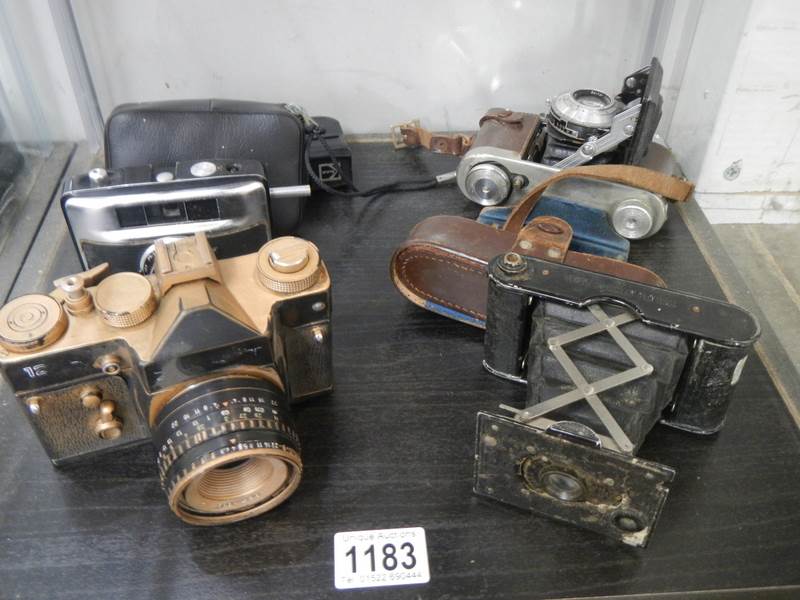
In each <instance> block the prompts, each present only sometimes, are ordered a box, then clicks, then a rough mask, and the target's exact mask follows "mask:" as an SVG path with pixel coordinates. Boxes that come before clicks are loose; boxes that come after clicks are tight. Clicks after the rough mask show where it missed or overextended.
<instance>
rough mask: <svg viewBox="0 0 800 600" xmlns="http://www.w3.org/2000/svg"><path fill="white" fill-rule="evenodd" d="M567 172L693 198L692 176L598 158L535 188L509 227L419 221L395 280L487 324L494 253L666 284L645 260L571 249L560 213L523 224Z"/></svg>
mask: <svg viewBox="0 0 800 600" xmlns="http://www.w3.org/2000/svg"><path fill="white" fill-rule="evenodd" d="M568 177H588V178H594V179H604V180H608V181H615V182H619V183H624V184H626V185H631V186H635V187H639V188H642V189H645V190H648V191H650V192H653V193H656V194H660V195H662V196H664V197H665V198H667V199H668V200H672V201H675V202H684V201H686V200H687V199H688V198H689V195H690V194H691V192H692V189H693V185H692V184H691V183H689V182H688V181H685V180H682V179H678V178H676V177H671V176H668V175H664V174H662V173H658V172H656V171H651V170H649V169H644V168H642V167H634V166H629V165H596V166H584V167H574V168H572V169H565V170H564V171H561V172H560V173H557V174H556V175H554V176H553V177H551V178H549V179H548V180H546V181H544V182H542V183H541V184H539V185H538V186H536V187H535V188H534V189H533V190H531V193H530V194H528V196H526V197H525V198H524V199H523V200H522V202H520V203H519V204H518V205H517V206H516V208H515V209H514V210H513V211H512V213H511V215H510V216H509V219H508V221H507V222H506V224H505V226H504V228H503V229H496V228H494V227H491V226H489V225H483V224H481V223H478V222H477V221H473V220H471V219H466V218H463V217H455V216H446V215H443V216H436V217H430V218H428V219H425V220H424V221H422V222H420V223H419V224H417V226H416V227H414V229H413V230H412V231H411V233H410V234H409V237H408V239H407V240H406V241H405V242H403V244H402V245H401V246H400V247H399V248H398V249H397V250H396V251H395V253H394V256H393V257H392V261H391V277H392V281H393V282H394V284H395V285H396V286H397V288H398V289H399V290H400V292H401V293H402V294H403V295H404V296H405V297H406V298H408V299H409V300H410V301H411V302H413V303H414V304H417V305H419V306H421V307H423V308H426V309H428V310H432V311H433V312H437V313H439V314H444V315H446V316H449V317H451V318H454V319H456V320H459V321H462V322H464V323H468V324H470V325H474V326H476V327H483V326H484V321H485V319H486V295H487V279H486V265H487V264H488V262H489V261H490V260H491V259H492V258H494V257H495V256H497V255H499V254H503V253H506V252H510V251H514V252H517V253H519V254H526V255H529V256H534V257H536V258H542V259H545V260H551V261H555V262H561V263H564V264H566V265H570V266H573V267H577V268H581V269H585V270H587V271H594V272H598V273H606V274H609V275H613V276H615V277H620V278H622V279H628V280H631V281H637V282H640V283H646V284H649V285H655V286H660V287H666V284H665V283H664V281H663V280H662V279H661V278H660V277H659V276H658V275H656V274H655V273H653V272H652V271H650V270H648V269H645V268H643V267H639V266H636V265H632V264H630V263H626V262H623V261H620V260H615V259H612V258H606V257H601V256H595V255H592V254H584V253H582V252H573V251H570V250H569V249H568V248H569V244H570V240H571V239H572V229H571V228H570V226H569V225H568V224H567V223H566V222H564V221H562V220H561V219H558V218H556V217H538V218H536V219H534V220H533V221H531V222H530V223H529V224H528V225H525V226H523V225H524V223H525V219H526V218H527V216H528V215H529V214H530V212H531V211H532V210H533V207H534V206H535V204H536V202H537V201H538V199H539V197H540V196H541V195H542V193H543V192H544V190H545V189H546V188H547V187H548V186H549V185H550V184H551V183H554V182H555V181H558V180H560V179H565V178H568Z"/></svg>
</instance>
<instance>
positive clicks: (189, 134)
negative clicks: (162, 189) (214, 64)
mask: <svg viewBox="0 0 800 600" xmlns="http://www.w3.org/2000/svg"><path fill="white" fill-rule="evenodd" d="M304 143H305V132H304V131H303V126H302V124H301V122H300V120H299V119H298V118H297V117H296V116H295V115H294V114H292V113H291V112H290V111H289V110H288V109H287V108H286V107H285V105H283V104H278V103H266V102H250V101H241V100H216V99H211V100H175V101H163V102H142V103H134V104H122V105H120V106H118V107H116V108H115V109H114V110H113V111H112V113H111V115H110V116H109V118H108V121H107V122H106V128H105V157H106V167H107V168H111V169H119V168H123V167H139V166H143V165H153V166H154V167H159V166H172V165H174V164H175V163H176V162H179V161H190V160H195V159H198V158H217V159H254V160H258V161H260V162H261V163H263V164H264V166H265V167H266V169H267V174H268V176H269V181H270V185H272V186H289V185H300V184H305V183H307V176H306V173H305V167H304V165H303V150H304ZM304 204H305V198H282V199H275V200H272V201H271V203H270V214H271V217H272V228H273V235H282V234H285V233H288V232H290V231H292V230H293V229H294V228H295V227H296V226H297V225H298V224H299V222H300V219H301V217H302V213H303V207H304Z"/></svg>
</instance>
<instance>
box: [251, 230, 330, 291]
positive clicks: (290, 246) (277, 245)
mask: <svg viewBox="0 0 800 600" xmlns="http://www.w3.org/2000/svg"><path fill="white" fill-rule="evenodd" d="M319 267H320V260H319V251H318V250H317V247H316V246H314V244H312V243H311V242H307V241H306V240H304V239H301V238H297V237H291V236H286V237H280V238H275V239H274V240H272V241H270V242H267V243H266V244H264V245H263V246H262V247H261V250H259V252H258V267H257V275H258V280H259V281H260V282H261V284H262V285H263V286H265V287H266V288H267V289H270V290H272V291H274V292H280V293H282V294H293V293H297V292H302V291H303V290H305V289H308V288H310V287H311V286H312V285H314V284H315V283H316V282H317V279H318V278H319Z"/></svg>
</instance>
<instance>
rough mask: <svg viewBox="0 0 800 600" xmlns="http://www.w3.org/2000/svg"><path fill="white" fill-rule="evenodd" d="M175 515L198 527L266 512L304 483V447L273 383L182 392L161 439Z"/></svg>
mask: <svg viewBox="0 0 800 600" xmlns="http://www.w3.org/2000/svg"><path fill="white" fill-rule="evenodd" d="M153 442H154V443H155V444H156V449H157V450H158V467H159V472H160V475H161V484H162V486H163V488H164V491H165V492H166V494H167V497H168V499H169V505H170V508H172V510H173V511H174V512H175V513H176V514H177V515H178V516H179V517H180V518H181V519H183V520H184V521H186V522H187V523H192V524H195V525H220V524H224V523H233V522H235V521H241V520H243V519H248V518H250V517H253V516H255V515H258V514H261V513H263V512H266V511H268V510H270V509H272V508H274V507H276V506H277V505H278V504H280V503H281V502H283V501H284V500H286V499H287V498H288V497H289V496H291V495H292V493H293V492H294V490H295V489H296V488H297V485H298V484H299V483H300V476H301V472H302V462H301V460H300V443H299V440H298V437H297V433H296V432H295V431H294V428H293V427H292V424H291V419H290V414H289V410H288V405H287V401H286V397H285V395H284V393H283V391H282V390H281V389H280V388H279V387H278V386H276V385H274V384H273V383H271V382H269V381H266V380H263V379H258V378H255V377H245V376H224V377H219V378H217V379H212V380H208V381H204V382H201V383H198V384H196V385H193V386H190V387H188V388H186V389H185V390H183V391H181V392H180V393H179V394H178V395H177V396H175V398H173V399H172V400H171V401H170V402H169V403H168V404H167V405H166V406H165V407H164V409H163V410H162V411H161V413H159V415H158V417H157V419H156V423H155V427H154V432H153Z"/></svg>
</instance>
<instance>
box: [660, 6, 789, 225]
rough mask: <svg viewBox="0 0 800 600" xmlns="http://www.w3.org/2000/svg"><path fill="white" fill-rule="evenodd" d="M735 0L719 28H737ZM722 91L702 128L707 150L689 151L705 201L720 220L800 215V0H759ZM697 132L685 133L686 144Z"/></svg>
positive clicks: (785, 219) (708, 210)
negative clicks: (733, 11)
mask: <svg viewBox="0 0 800 600" xmlns="http://www.w3.org/2000/svg"><path fill="white" fill-rule="evenodd" d="M731 4H735V3H731ZM730 6H731V5H730V4H728V3H725V9H726V10H725V12H724V13H721V14H720V15H719V20H718V21H717V23H716V30H717V31H719V32H726V31H727V32H729V31H730ZM706 37H707V38H708V39H710V40H714V39H715V38H714V37H713V34H711V33H707V34H706ZM710 43H713V42H710ZM718 47H719V46H717V48H718ZM712 67H713V65H712ZM701 86H702V84H701ZM720 91H721V92H722V93H721V94H719V95H718V101H717V102H716V104H717V110H716V114H715V115H714V118H713V120H712V119H708V120H707V124H706V126H705V127H704V128H703V130H702V133H701V134H700V135H699V136H698V137H699V138H701V139H702V138H705V139H707V143H706V144H705V149H704V151H703V152H702V153H696V156H693V160H687V158H688V157H689V156H690V155H687V156H684V157H683V158H684V160H683V163H684V165H685V166H687V167H689V168H690V169H693V170H694V171H695V174H694V177H695V178H696V181H697V193H696V195H695V196H696V198H697V201H698V203H699V204H700V205H701V206H702V207H703V209H704V211H705V213H706V215H707V216H708V217H709V220H710V221H712V222H717V223H719V222H736V223H741V222H767V223H800V196H799V195H798V191H800V3H798V2H797V1H796V0H753V2H752V4H751V5H750V7H749V12H748V13H747V16H746V20H745V22H744V25H743V28H742V29H741V31H740V32H739V33H738V39H737V45H736V51H735V57H734V60H733V63H732V67H731V69H730V76H729V77H728V78H727V82H726V85H725V86H724V88H723V89H722V90H720ZM685 93H686V96H687V99H688V96H689V94H688V90H687V92H685ZM682 95H683V93H682ZM679 112H680V110H679V111H676V114H675V120H676V123H677V120H678V118H679ZM684 123H685V124H689V123H690V119H688V118H687V119H685V120H684ZM691 133H692V132H691V131H686V132H685V133H678V135H676V138H677V139H678V140H679V145H682V144H683V142H681V140H683V141H684V142H685V140H686V139H688V138H689V136H690V135H691ZM694 133H695V134H697V133H698V132H697V131H695V132H694ZM678 156H679V158H681V153H680V152H679V153H678Z"/></svg>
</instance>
